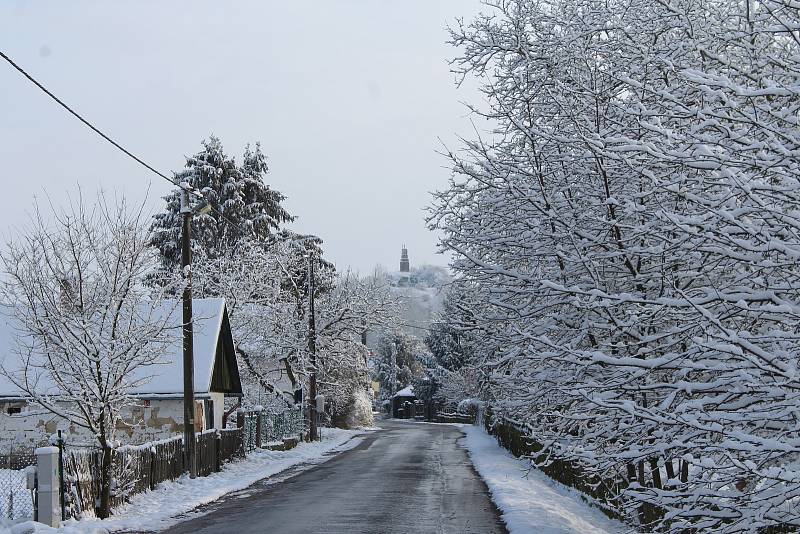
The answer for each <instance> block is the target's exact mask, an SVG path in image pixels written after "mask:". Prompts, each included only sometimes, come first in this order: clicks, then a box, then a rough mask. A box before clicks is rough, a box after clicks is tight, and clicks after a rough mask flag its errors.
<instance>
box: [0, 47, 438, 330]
mask: <svg viewBox="0 0 800 534" xmlns="http://www.w3.org/2000/svg"><path fill="white" fill-rule="evenodd" d="M0 57H2V58H3V59H4V60H6V61H7V62H8V63H9V64H10V65H11V66H12V67H14V68H15V69H16V70H17V71H19V72H20V74H22V75H23V76H24V77H25V78H27V79H28V80H29V81H30V82H31V83H32V84H34V85H35V86H36V87H38V88H39V89H40V90H41V91H42V92H43V93H44V94H46V95H47V96H49V97H50V98H51V99H53V100H54V101H55V102H57V103H58V104H59V105H60V106H61V107H62V108H64V109H65V110H67V111H68V112H69V113H70V114H71V115H72V116H74V117H75V118H76V119H78V120H79V121H81V122H82V123H83V124H84V125H86V126H87V127H89V128H90V129H91V130H92V131H93V132H95V133H96V134H97V135H99V136H100V137H102V138H103V139H105V140H106V141H108V142H109V143H111V144H112V145H113V146H114V147H116V148H117V149H119V150H120V151H122V152H123V153H124V154H125V155H126V156H128V157H129V158H131V159H133V160H134V161H136V162H137V163H138V164H140V165H141V166H143V167H144V168H146V169H147V170H149V171H150V172H152V173H153V174H155V175H156V176H158V177H160V178H163V179H164V180H166V181H168V182H169V183H170V184H172V185H174V186H176V187H178V188H180V189H183V190H185V191H187V192H189V193H191V194H192V195H194V196H196V197H198V198H203V194H202V193H201V192H199V191H197V190H196V189H194V188H192V187H191V186H187V185H184V184H182V183H176V182H175V180H173V179H171V178H169V177H168V176H167V175H165V174H164V173H162V172H160V171H158V170H157V169H155V168H154V167H153V166H152V165H150V164H148V163H147V162H145V161H144V160H143V159H142V158H140V157H139V156H137V155H136V154H134V153H133V152H131V151H130V150H128V149H126V148H125V147H123V146H122V145H120V144H119V143H118V142H116V141H114V140H113V139H112V138H111V137H109V136H108V135H107V134H105V133H103V132H102V131H101V130H100V129H99V128H97V127H96V126H95V125H93V124H92V123H91V122H89V121H88V120H87V119H85V118H84V117H83V116H82V115H81V114H80V113H78V112H77V111H75V110H74V109H72V108H71V107H70V106H69V105H67V104H66V103H65V102H64V101H63V100H61V99H60V98H58V97H57V96H56V95H55V94H53V92H52V91H50V90H49V89H48V88H47V87H45V86H44V85H43V84H42V83H41V82H39V81H38V80H37V79H36V78H34V77H33V76H31V75H30V74H28V72H27V71H25V69H23V68H22V67H21V66H19V65H18V64H17V63H16V62H15V61H14V60H13V59H11V58H10V57H8V55H7V54H6V53H5V52H3V51H2V50H0ZM206 205H207V206H208V207H209V208H210V209H211V210H212V211H214V212H215V213H216V214H217V215H219V216H220V217H221V218H222V219H224V220H225V221H226V222H227V223H228V224H230V225H231V226H232V227H234V228H236V229H237V230H239V231H240V232H242V234H243V235H247V234H249V233H250V231H248V230H247V229H245V228H243V227H242V226H241V225H239V224H237V223H235V222H234V221H232V220H231V219H230V218H228V216H226V215H225V214H224V213H222V211H220V210H219V209H218V208H216V207H215V206H214V205H212V204H211V203H210V202H207V203H206ZM397 324H398V325H400V326H406V327H409V328H417V329H419V330H430V328H427V327H424V326H418V325H412V324H405V323H397Z"/></svg>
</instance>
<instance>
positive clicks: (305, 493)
mask: <svg viewBox="0 0 800 534" xmlns="http://www.w3.org/2000/svg"><path fill="white" fill-rule="evenodd" d="M380 426H381V427H383V430H382V431H380V432H375V433H373V434H371V435H369V436H368V437H367V438H366V439H364V441H363V442H362V443H361V444H359V445H358V446H356V447H355V448H353V449H351V450H349V451H346V452H343V453H341V454H339V455H338V456H336V457H334V458H333V459H331V460H329V461H327V462H326V463H324V464H321V465H319V466H317V467H314V468H312V469H310V470H308V471H304V472H302V473H300V474H298V475H296V476H294V477H291V478H288V479H284V480H283V482H281V483H278V484H275V483H271V482H270V481H269V480H265V481H262V482H258V483H256V484H255V485H253V486H251V487H249V488H248V489H247V490H245V491H244V492H239V493H238V494H232V495H230V496H228V497H227V498H225V499H222V500H221V501H218V502H217V503H215V504H213V505H211V506H210V507H209V510H208V513H206V514H205V515H202V516H200V517H196V518H193V519H189V520H187V521H184V522H182V523H179V524H178V525H175V526H174V527H172V528H170V529H168V530H166V531H164V532H167V533H171V534H189V533H215V534H219V533H223V532H232V533H235V534H250V533H252V534H256V533H257V534H263V533H265V532H270V533H275V534H295V533H298V534H301V533H302V534H323V533H324V534H339V533H348V534H349V533H370V534H375V533H382V534H400V533H402V534H415V533H419V534H427V533H437V534H450V533H452V534H468V533H475V534H478V533H479V534H494V533H503V532H506V529H505V527H504V525H503V523H502V521H501V520H500V516H499V513H498V511H497V509H496V507H495V506H494V504H493V503H492V501H491V499H490V497H489V492H488V489H487V487H486V484H485V483H484V482H483V480H481V478H480V477H479V476H478V475H477V474H476V473H475V471H474V470H473V467H472V463H471V462H470V459H469V457H468V456H467V454H466V452H465V450H464V449H462V448H461V447H459V446H458V443H457V442H458V440H459V439H461V438H462V436H463V434H462V433H461V431H460V430H459V429H458V428H455V427H452V426H449V425H425V424H413V423H400V422H389V421H387V422H383V423H381V425H380ZM282 478H283V477H282Z"/></svg>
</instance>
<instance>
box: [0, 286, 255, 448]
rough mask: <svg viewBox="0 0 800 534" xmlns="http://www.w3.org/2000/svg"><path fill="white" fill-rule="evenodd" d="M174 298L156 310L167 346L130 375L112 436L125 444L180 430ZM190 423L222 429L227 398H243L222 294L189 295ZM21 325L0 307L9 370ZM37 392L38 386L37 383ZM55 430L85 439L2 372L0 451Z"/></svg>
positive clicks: (1, 345)
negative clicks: (127, 400) (128, 393)
mask: <svg viewBox="0 0 800 534" xmlns="http://www.w3.org/2000/svg"><path fill="white" fill-rule="evenodd" d="M177 304H178V303H177V302H176V301H169V300H167V301H164V302H163V303H161V305H160V307H159V310H161V313H163V314H164V315H163V317H164V318H165V324H166V326H167V328H169V329H170V330H171V331H173V332H175V335H173V336H171V338H170V340H169V342H168V343H167V344H166V345H165V347H164V351H163V354H162V355H161V356H160V357H159V363H158V364H156V365H151V366H147V367H143V368H139V369H136V370H135V371H133V373H131V382H136V383H140V385H138V386H137V387H136V388H135V389H134V390H133V391H132V396H133V398H134V403H133V404H132V405H131V406H129V407H128V408H127V409H126V410H124V412H123V414H122V419H123V420H122V421H120V422H119V424H118V426H117V429H116V437H117V439H119V440H120V441H122V442H125V443H144V442H146V441H151V440H154V439H162V438H165V437H170V436H173V435H179V434H181V433H182V432H183V342H182V338H181V325H182V314H181V307H180V306H179V305H177ZM192 307H193V312H194V313H193V317H194V320H193V329H194V338H193V345H194V396H195V418H194V419H195V430H196V431H198V432H199V431H202V430H207V429H211V428H222V426H223V419H224V414H225V398H226V397H241V396H242V384H241V380H240V377H239V368H238V364H237V359H236V353H235V349H234V342H233V337H232V335H231V327H230V322H229V319H228V312H227V309H226V306H225V300H224V299H194V300H193V301H192ZM23 332H24V328H23V327H22V326H21V325H20V324H19V323H18V320H17V319H16V318H15V317H13V316H11V315H10V314H9V313H8V309H4V308H3V307H2V306H0V362H1V363H2V366H3V368H4V369H6V370H7V371H10V372H12V373H13V372H14V370H21V369H22V368H23V362H22V356H21V355H22V354H24V351H22V350H20V336H22V335H23V334H22V333H23ZM38 387H41V388H42V392H44V393H47V394H48V395H52V396H54V397H57V396H58V388H57V386H56V385H55V384H54V383H53V382H52V381H51V380H48V378H47V376H42V377H41V379H40V381H39V383H38V384H37V388H38ZM37 391H38V390H37ZM58 430H61V431H62V434H63V435H64V436H65V437H66V439H68V440H72V441H73V442H80V441H90V440H91V439H92V437H91V436H87V435H85V434H86V431H85V430H83V429H81V428H76V427H74V426H70V425H69V423H68V422H67V421H66V420H64V419H61V418H59V417H57V416H55V415H53V414H52V413H50V412H46V411H44V410H42V409H41V407H38V406H37V405H36V404H35V403H33V402H31V400H30V399H29V398H28V397H27V395H26V394H25V393H24V392H23V391H21V390H20V389H19V388H18V387H17V386H16V385H15V384H14V383H13V381H11V380H9V379H8V378H7V377H5V376H3V375H1V374H0V452H2V450H3V449H8V448H10V447H12V446H13V447H15V448H20V447H31V446H38V445H40V444H42V443H45V442H47V440H48V438H49V436H51V435H52V434H54V433H56V432H57V431H58Z"/></svg>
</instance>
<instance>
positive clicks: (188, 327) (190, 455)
mask: <svg viewBox="0 0 800 534" xmlns="http://www.w3.org/2000/svg"><path fill="white" fill-rule="evenodd" d="M181 217H182V218H183V221H182V223H183V227H182V232H181V274H182V276H183V445H184V453H185V456H186V466H187V468H188V470H189V477H190V478H195V477H196V476H197V464H196V462H195V438H194V329H193V328H192V248H191V238H192V226H191V223H192V209H191V208H190V207H189V192H188V191H187V190H186V189H185V188H181Z"/></svg>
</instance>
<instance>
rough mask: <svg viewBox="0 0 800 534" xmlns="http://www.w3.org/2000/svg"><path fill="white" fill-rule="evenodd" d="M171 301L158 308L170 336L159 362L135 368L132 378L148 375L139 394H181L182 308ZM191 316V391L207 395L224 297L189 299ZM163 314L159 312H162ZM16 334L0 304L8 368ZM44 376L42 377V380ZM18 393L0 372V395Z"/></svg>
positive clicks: (1, 358)
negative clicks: (192, 336)
mask: <svg viewBox="0 0 800 534" xmlns="http://www.w3.org/2000/svg"><path fill="white" fill-rule="evenodd" d="M178 304H179V303H177V302H176V301H175V300H165V301H164V302H163V303H162V304H161V306H160V308H159V309H160V310H163V314H169V317H168V321H167V326H168V328H169V329H170V331H171V332H174V335H173V336H172V337H171V340H170V342H169V344H168V345H167V347H166V349H165V351H164V354H163V356H162V357H161V362H162V363H160V364H158V365H152V366H147V367H143V368H140V369H137V370H135V371H134V372H133V374H132V377H131V378H132V379H139V378H145V377H148V376H149V377H150V380H149V381H147V382H146V383H144V384H142V385H141V386H139V387H138V388H136V389H134V390H133V391H132V392H131V393H132V394H134V395H140V396H145V397H147V396H150V395H152V396H153V397H158V396H171V395H176V394H182V393H183V342H182V339H181V328H180V326H181V324H182V311H181V306H180V305H178ZM192 309H193V317H194V391H195V393H196V394H200V395H203V394H207V393H208V392H209V389H210V387H211V377H212V374H213V372H214V360H215V357H216V352H217V342H218V338H219V334H220V330H221V327H222V319H223V316H224V314H225V299H193V300H192ZM162 316H163V315H162ZM19 335H20V325H19V324H18V321H17V320H16V319H15V318H14V317H12V316H11V315H10V314H9V308H8V307H6V306H0V363H1V364H2V365H3V366H4V367H5V368H6V369H7V370H9V371H12V370H15V369H20V368H21V367H22V361H21V358H20V354H19V351H18V350H17V346H18V345H17V343H18V342H17V339H18V337H19ZM44 378H46V377H43V379H44ZM46 382H49V381H46V380H41V381H40V384H41V385H42V388H46V389H48V390H52V391H53V393H56V391H55V386H54V385H53V384H52V383H46ZM20 396H23V395H22V392H21V391H20V390H19V389H18V388H17V387H16V386H15V385H14V384H13V383H11V382H10V381H9V380H8V379H7V378H6V377H4V376H2V375H0V398H3V397H6V398H8V397H11V398H15V397H20Z"/></svg>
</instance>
